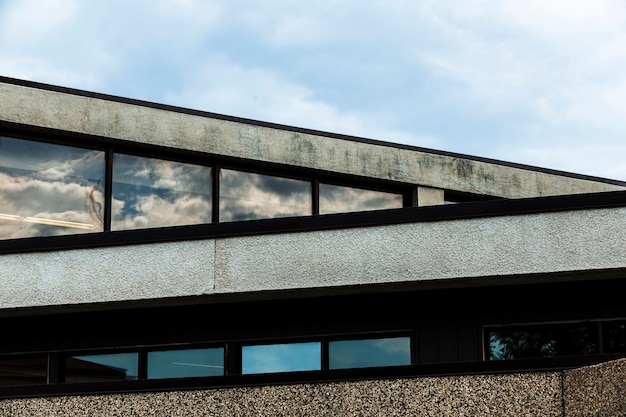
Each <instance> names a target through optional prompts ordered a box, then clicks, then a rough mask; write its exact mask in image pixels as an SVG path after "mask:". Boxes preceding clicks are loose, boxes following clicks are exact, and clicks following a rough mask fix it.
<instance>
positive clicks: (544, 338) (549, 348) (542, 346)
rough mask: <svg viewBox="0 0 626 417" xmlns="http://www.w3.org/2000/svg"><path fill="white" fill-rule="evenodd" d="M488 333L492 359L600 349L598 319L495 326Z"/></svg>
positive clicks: (490, 357) (581, 353)
mask: <svg viewBox="0 0 626 417" xmlns="http://www.w3.org/2000/svg"><path fill="white" fill-rule="evenodd" d="M488 337H489V359H490V360H500V359H522V358H540V357H553V356H566V355H590V354H595V353H599V347H598V331H597V324H596V323H562V324H546V325H529V326H511V327H503V328H494V329H489V330H488Z"/></svg>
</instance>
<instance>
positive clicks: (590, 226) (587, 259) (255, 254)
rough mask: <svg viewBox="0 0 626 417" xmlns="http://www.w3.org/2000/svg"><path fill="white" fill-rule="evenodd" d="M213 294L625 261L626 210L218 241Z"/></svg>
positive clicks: (617, 264) (567, 269)
mask: <svg viewBox="0 0 626 417" xmlns="http://www.w3.org/2000/svg"><path fill="white" fill-rule="evenodd" d="M216 245H217V248H216V249H217V250H216V255H217V258H216V261H215V264H216V271H217V272H216V292H225V293H238V292H247V291H265V290H284V289H298V288H321V287H327V286H353V285H356V286H358V285H365V284H383V283H387V284H389V283H401V282H419V281H431V280H446V279H455V278H481V277H497V276H516V275H527V274H552V273H560V272H572V271H588V270H591V271H593V270H602V269H611V268H626V208H621V209H603V210H588V211H570V212H561V213H544V214H535V215H525V216H501V217H495V218H494V217H492V218H481V219H470V220H455V221H442V222H426V223H414V224H401V225H392V226H382V227H372V228H357V229H345V230H331V231H323V232H313V233H301V234H283V235H271V236H251V237H243V238H236V239H221V240H219V241H217V242H216Z"/></svg>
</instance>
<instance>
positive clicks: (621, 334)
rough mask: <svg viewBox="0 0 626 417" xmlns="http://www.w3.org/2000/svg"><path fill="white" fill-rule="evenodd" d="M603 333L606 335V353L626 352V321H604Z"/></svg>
mask: <svg viewBox="0 0 626 417" xmlns="http://www.w3.org/2000/svg"><path fill="white" fill-rule="evenodd" d="M602 335H603V336H604V352H605V353H624V352H626V322H625V321H621V320H620V321H607V322H605V323H603V327H602Z"/></svg>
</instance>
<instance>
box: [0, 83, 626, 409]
mask: <svg viewBox="0 0 626 417" xmlns="http://www.w3.org/2000/svg"><path fill="white" fill-rule="evenodd" d="M0 278H1V281H0V285H1V286H2V290H1V291H0V324H1V325H2V329H3V337H2V339H0V340H1V341H0V416H5V415H6V416H36V415H42V416H43V415H45V416H52V415H63V416H67V415H72V416H99V415H115V414H118V415H135V416H141V415H146V416H148V415H150V416H174V415H186V416H187V415H194V416H233V415H238V416H253V415H254V416H257V415H263V416H305V415H307V416H308V415H314V416H339V415H341V416H362V415H368V416H390V415H397V416H404V415H406V416H415V415H440V416H459V415H471V416H538V415H541V416H566V417H573V416H586V417H589V416H609V415H610V416H617V415H625V413H626V400H625V399H624V398H623V392H624V390H625V389H626V382H624V381H625V377H626V362H624V358H625V357H626V305H625V303H624V302H623V289H622V288H623V284H624V283H625V282H626V183H625V182H622V181H615V180H609V179H603V178H596V177H589V176H584V175H578V174H574V173H567V172H560V171H554V170H549V169H543V168H538V167H532V166H526V165H520V164H514V163H507V162H503V161H496V160H491V159H485V158H480V157H474V156H469V155H460V154H455V153H449V152H441V151H435V150H431V149H424V148H417V147H411V146H405V145H398V144H393V143H388V142H383V141H378V140H373V139H365V138H357V137H348V136H344V135H337V134H332V133H327V132H319V131H312V130H307V129H300V128H296V127H291V126H283V125H276V124H271V123H264V122H259V121H254V120H246V119H241V118H236V117H229V116H224V115H219V114H212V113H207V112H202V111H196V110H192V109H184V108H177V107H172V106H166V105H161V104H157V103H150V102H142V101H138V100H132V99H127V98H122V97H114V96H108V95H103V94H98V93H93V92H87V91H80V90H74V89H68V88H63V87H59V86H52V85H46V84H40V83H34V82H29V81H24V80H17V79H12V78H6V77H0Z"/></svg>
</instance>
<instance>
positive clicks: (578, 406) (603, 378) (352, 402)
mask: <svg viewBox="0 0 626 417" xmlns="http://www.w3.org/2000/svg"><path fill="white" fill-rule="evenodd" d="M625 390H626V361H625V360H617V361H613V362H607V363H603V364H600V365H596V366H590V367H583V368H579V369H574V370H569V371H560V372H528V373H517V374H493V375H489V374H483V375H466V376H440V377H420V378H410V379H404V378H398V379H377V380H364V381H356V382H336V383H317V384H297V385H277V386H252V387H236V388H216V389H203V390H187V391H172V392H153V393H125V394H106V395H82V396H60V397H51V398H50V397H42V398H28V399H4V400H0V415H2V416H10V417H51V416H73V417H96V416H115V415H121V416H155V417H161V416H168V417H171V416H198V417H200V416H215V417H221V416H224V417H226V416H241V417H245V416H266V417H275V416H276V417H278V416H293V417H296V416H319V417H322V416H329V417H330V416H333V417H334V416H346V417H351V416H380V417H383V416H422V415H424V416H431V415H432V416H475V417H482V416H484V417H493V416H507V417H508V416H529V417H530V416H542V417H590V416H603V417H608V416H612V417H613V416H615V417H617V416H623V415H626V400H625V399H624V395H623V393H624V391H625Z"/></svg>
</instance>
